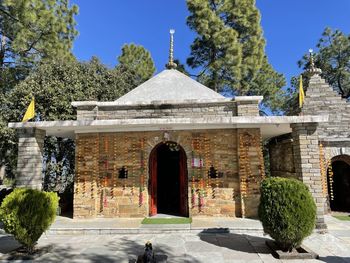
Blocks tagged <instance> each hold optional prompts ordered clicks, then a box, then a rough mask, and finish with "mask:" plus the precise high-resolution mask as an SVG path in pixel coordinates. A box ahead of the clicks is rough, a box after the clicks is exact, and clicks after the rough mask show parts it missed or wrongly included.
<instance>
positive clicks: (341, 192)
mask: <svg viewBox="0 0 350 263" xmlns="http://www.w3.org/2000/svg"><path fill="white" fill-rule="evenodd" d="M332 170H333V196H334V199H333V200H330V207H331V210H332V211H342V212H350V156H348V155H339V156H336V157H333V158H332ZM328 189H330V187H329V181H328Z"/></svg>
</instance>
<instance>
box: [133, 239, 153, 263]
mask: <svg viewBox="0 0 350 263" xmlns="http://www.w3.org/2000/svg"><path fill="white" fill-rule="evenodd" d="M137 263H156V259H155V256H154V253H153V248H152V243H151V242H150V241H147V242H146V244H145V252H144V253H143V255H142V256H139V257H138V259H137Z"/></svg>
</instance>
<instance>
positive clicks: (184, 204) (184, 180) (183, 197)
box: [148, 142, 188, 217]
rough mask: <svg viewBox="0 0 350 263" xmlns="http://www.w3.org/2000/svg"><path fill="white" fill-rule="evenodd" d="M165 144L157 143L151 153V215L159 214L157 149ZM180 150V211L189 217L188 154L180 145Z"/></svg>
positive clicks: (149, 185) (149, 187) (182, 214)
mask: <svg viewBox="0 0 350 263" xmlns="http://www.w3.org/2000/svg"><path fill="white" fill-rule="evenodd" d="M162 144H163V142H162V143H159V144H158V145H156V146H155V147H154V148H153V150H152V151H151V153H150V157H149V183H148V190H149V214H150V216H153V215H156V214H157V162H158V160H157V151H158V147H159V146H161V145H162ZM179 151H180V163H179V166H180V167H179V168H180V174H179V177H180V178H179V179H180V184H179V187H180V213H181V216H185V217H188V175H187V156H186V152H185V150H184V149H183V148H182V147H181V146H180V145H179Z"/></svg>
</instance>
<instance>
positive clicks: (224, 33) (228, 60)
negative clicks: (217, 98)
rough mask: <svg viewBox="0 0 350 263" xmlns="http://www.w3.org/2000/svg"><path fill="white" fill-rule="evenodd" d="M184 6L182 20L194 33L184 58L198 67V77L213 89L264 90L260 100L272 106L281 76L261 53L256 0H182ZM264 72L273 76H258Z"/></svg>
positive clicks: (274, 106) (235, 91)
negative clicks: (185, 20)
mask: <svg viewBox="0 0 350 263" xmlns="http://www.w3.org/2000/svg"><path fill="white" fill-rule="evenodd" d="M187 6H188V9H189V11H190V16H189V17H188V18H187V24H188V25H189V27H190V28H191V29H192V30H194V31H195V32H196V33H197V34H198V35H197V37H196V38H195V40H194V42H193V43H192V45H191V56H190V57H189V58H188V60H187V63H188V64H189V66H191V67H192V68H200V69H202V71H201V73H200V74H199V80H200V81H201V82H203V83H204V84H205V85H207V86H208V87H210V88H212V89H214V90H215V91H218V92H220V91H226V92H227V91H231V92H232V93H233V94H235V95H260V94H261V95H265V96H266V98H265V99H264V102H265V104H266V105H267V106H269V107H271V109H272V110H277V109H278V108H279V107H280V105H281V104H282V101H283V98H284V97H283V96H281V93H282V91H281V90H280V89H281V88H282V87H283V85H284V82H285V80H284V77H283V75H281V74H278V73H277V72H275V71H274V69H273V68H272V67H271V65H270V64H269V63H268V60H267V58H266V57H265V55H264V48H265V40H264V38H263V34H262V29H261V26H260V13H259V11H258V9H257V8H256V6H255V0H187ZM266 72H268V73H271V76H272V77H270V78H268V77H262V76H261V74H262V73H266ZM275 85H278V86H275ZM268 99H269V100H271V99H272V103H267V101H268ZM275 102H276V103H275Z"/></svg>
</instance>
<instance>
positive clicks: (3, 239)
mask: <svg viewBox="0 0 350 263" xmlns="http://www.w3.org/2000/svg"><path fill="white" fill-rule="evenodd" d="M19 247H21V245H20V244H19V243H18V242H17V241H16V240H15V239H14V238H13V236H9V235H4V236H0V253H1V254H6V253H9V252H11V251H12V250H13V249H17V248H19Z"/></svg>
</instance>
